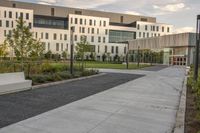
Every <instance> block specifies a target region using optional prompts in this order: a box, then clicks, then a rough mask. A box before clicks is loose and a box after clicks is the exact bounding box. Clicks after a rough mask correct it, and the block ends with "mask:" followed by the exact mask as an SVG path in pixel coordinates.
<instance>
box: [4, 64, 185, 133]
mask: <svg viewBox="0 0 200 133" xmlns="http://www.w3.org/2000/svg"><path fill="white" fill-rule="evenodd" d="M101 71H104V72H113V73H129V74H145V75H146V76H143V77H141V78H138V79H135V80H132V81H129V82H127V83H124V84H121V85H118V86H116V87H113V88H111V89H109V90H106V91H103V92H101V93H98V94H95V95H92V96H89V97H87V98H84V99H82V100H79V101H76V102H73V103H70V104H67V105H64V106H62V107H59V108H56V109H54V110H51V111H48V112H46V113H43V114H41V115H38V116H35V117H32V118H29V119H27V120H24V121H21V122H18V123H16V124H13V125H10V126H8V127H5V128H2V129H0V133H171V131H172V130H173V128H174V125H175V119H176V112H177V109H178V105H179V100H180V93H181V91H182V84H183V81H184V76H185V68H184V67H168V68H165V69H162V70H160V71H154V72H153V71H151V72H148V71H136V70H101Z"/></svg>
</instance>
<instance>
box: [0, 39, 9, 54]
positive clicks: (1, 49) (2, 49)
mask: <svg viewBox="0 0 200 133" xmlns="http://www.w3.org/2000/svg"><path fill="white" fill-rule="evenodd" d="M7 55H8V44H7V42H6V41H4V42H3V43H2V44H0V57H6V56H7Z"/></svg>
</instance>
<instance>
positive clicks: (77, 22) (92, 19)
mask: <svg viewBox="0 0 200 133" xmlns="http://www.w3.org/2000/svg"><path fill="white" fill-rule="evenodd" d="M20 16H21V17H23V19H24V20H25V21H26V23H27V24H28V25H29V26H30V28H31V31H32V32H33V33H34V37H35V38H36V39H40V40H41V41H42V42H44V44H45V51H49V50H51V51H52V52H53V53H62V52H63V51H67V53H70V39H71V35H70V32H71V31H70V29H71V28H70V27H71V26H73V27H75V31H74V34H73V35H74V37H73V39H74V44H76V43H77V42H79V41H80V40H81V37H82V36H85V37H86V38H87V41H88V42H89V43H90V44H91V45H92V46H93V52H95V53H96V54H95V55H96V58H97V59H99V60H101V58H102V55H103V54H104V53H110V56H111V57H114V56H115V55H119V56H124V55H125V54H126V52H127V45H126V44H125V43H124V42H125V41H128V40H134V39H137V38H150V37H155V36H162V35H167V34H171V33H172V30H173V26H172V25H168V24H160V23H157V22H156V18H154V17H146V16H136V15H128V14H120V13H111V12H102V11H94V10H86V9H77V8H68V7H58V6H51V5H40V4H34V3H25V2H17V1H10V0H2V1H1V2H0V43H2V42H3V41H4V40H5V37H6V35H7V34H11V30H12V29H13V28H14V27H15V26H16V19H18V18H19V17H20Z"/></svg>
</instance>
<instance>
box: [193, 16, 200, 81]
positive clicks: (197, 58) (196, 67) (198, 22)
mask: <svg viewBox="0 0 200 133" xmlns="http://www.w3.org/2000/svg"><path fill="white" fill-rule="evenodd" d="M199 24H200V15H198V16H197V25H196V52H195V53H196V55H195V66H194V80H195V81H197V78H198V67H199V40H200V33H199V32H200V27H199Z"/></svg>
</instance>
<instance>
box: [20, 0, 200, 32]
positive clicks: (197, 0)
mask: <svg viewBox="0 0 200 133" xmlns="http://www.w3.org/2000/svg"><path fill="white" fill-rule="evenodd" d="M17 1H24V2H33V3H39V4H48V5H58V6H66V7H76V8H84V9H93V10H100V11H109V12H119V13H126V14H133V15H144V16H151V17H156V18H157V22H160V23H167V24H172V25H174V33H182V32H195V28H196V27H195V26H196V16H197V14H200V0H17Z"/></svg>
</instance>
